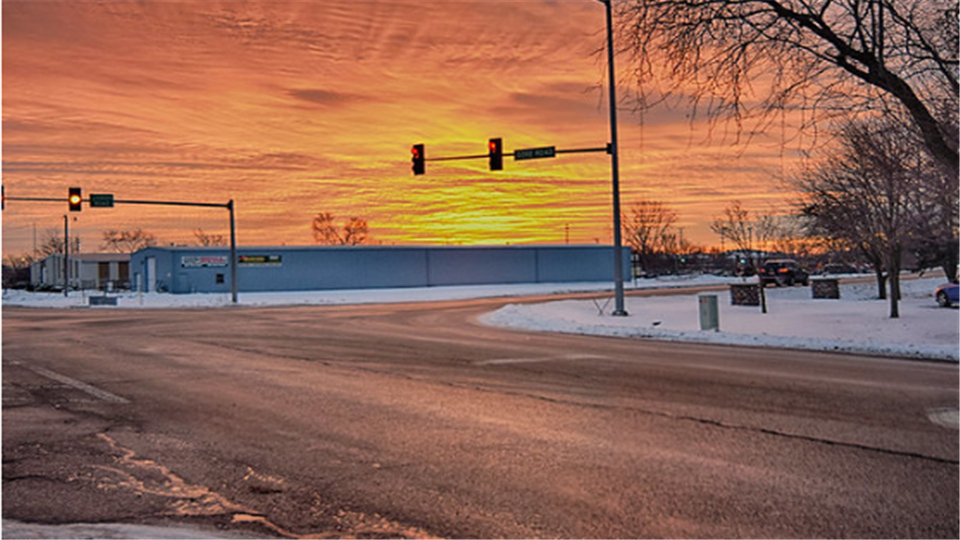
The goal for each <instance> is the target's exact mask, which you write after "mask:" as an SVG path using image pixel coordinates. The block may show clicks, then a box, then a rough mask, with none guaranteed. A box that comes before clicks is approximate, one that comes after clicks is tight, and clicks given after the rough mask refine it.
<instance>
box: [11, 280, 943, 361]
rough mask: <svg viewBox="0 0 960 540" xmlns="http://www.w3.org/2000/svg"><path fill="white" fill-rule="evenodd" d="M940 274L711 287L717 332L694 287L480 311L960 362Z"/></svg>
mask: <svg viewBox="0 0 960 540" xmlns="http://www.w3.org/2000/svg"><path fill="white" fill-rule="evenodd" d="M740 281H741V280H739V279H737V278H720V277H714V276H697V277H685V278H662V279H654V280H640V281H639V282H637V283H636V284H634V283H630V284H628V285H627V286H626V288H627V290H632V289H675V288H685V287H693V286H703V285H724V284H728V283H734V282H740ZM942 282H943V279H941V278H936V277H934V278H922V279H906V280H904V281H903V301H902V302H901V305H900V314H901V316H900V318H899V319H890V318H889V316H888V315H889V304H888V303H887V301H884V300H878V299H877V291H876V285H875V284H874V283H873V282H871V281H867V282H864V283H849V284H843V285H841V299H840V300H814V299H812V298H811V294H810V288H809V287H792V288H768V289H767V295H768V313H767V314H761V313H760V309H759V308H757V307H750V306H732V305H730V295H729V292H728V291H726V290H723V291H715V292H710V293H702V294H716V295H717V296H718V303H719V308H720V309H719V312H720V331H719V332H715V331H701V330H700V329H699V328H700V326H699V324H700V323H699V320H700V319H699V298H698V296H699V295H697V294H682V293H681V294H676V293H674V294H671V295H663V296H644V297H627V302H626V309H627V311H628V312H629V313H630V315H629V316H628V317H612V316H610V315H609V312H610V311H611V309H612V308H611V306H610V305H608V306H607V307H606V309H605V311H604V313H605V314H601V313H600V312H599V310H598V307H601V308H602V307H603V304H604V302H603V301H599V302H594V301H593V300H564V301H554V302H546V303H540V304H523V305H518V304H511V305H507V306H505V307H503V308H501V309H499V310H497V311H495V312H493V313H490V314H487V315H485V316H483V317H482V318H481V320H482V321H483V322H484V323H486V324H491V325H497V326H505V327H512V328H521V329H528V330H541V331H550V332H567V333H578V334H593V335H605V336H622V337H644V338H652V339H662V340H671V341H690V342H704V343H726V344H737V345H758V346H774V347H789V348H801V349H815V350H826V351H845V352H856V353H864V354H874V355H885V356H895V357H909V358H925V359H938V360H947V361H953V362H957V361H960V311H958V310H956V309H943V308H940V307H938V306H937V304H936V302H934V300H933V290H934V288H936V286H937V285H939V284H940V283H942ZM610 289H611V283H609V282H604V283H541V284H518V285H474V286H456V287H427V288H404V289H365V290H342V291H299V292H279V293H240V295H239V305H241V306H282V305H342V304H370V303H398V302H439V301H445V300H463V299H469V298H490V297H509V296H529V295H548V294H559V293H570V292H603V291H610ZM111 296H114V297H116V298H117V302H118V305H117V306H116V307H113V306H110V307H104V308H96V307H94V308H91V309H117V308H121V309H123V308H134V309H136V308H154V309H162V308H167V309H169V308H216V307H227V306H230V305H231V302H230V295H229V294H185V295H174V294H163V293H150V294H143V295H138V294H137V293H130V292H125V293H121V294H111ZM3 305H4V306H13V305H17V306H29V307H47V308H65V307H86V306H87V305H88V298H87V295H86V294H82V293H79V292H71V293H70V296H69V297H64V296H63V294H62V293H59V294H56V293H28V292H25V291H14V290H5V291H3Z"/></svg>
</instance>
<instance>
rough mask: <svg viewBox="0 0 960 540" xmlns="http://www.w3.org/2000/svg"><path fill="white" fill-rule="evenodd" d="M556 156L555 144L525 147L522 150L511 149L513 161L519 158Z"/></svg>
mask: <svg viewBox="0 0 960 540" xmlns="http://www.w3.org/2000/svg"><path fill="white" fill-rule="evenodd" d="M556 156H557V148H556V147H555V146H544V147H543V148H525V149H523V150H514V151H513V159H514V161H520V160H521V159H540V158H550V157H556Z"/></svg>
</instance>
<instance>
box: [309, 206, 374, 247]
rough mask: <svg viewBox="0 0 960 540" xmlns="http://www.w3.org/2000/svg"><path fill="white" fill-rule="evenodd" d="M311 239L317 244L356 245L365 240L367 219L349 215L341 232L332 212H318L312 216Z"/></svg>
mask: <svg viewBox="0 0 960 540" xmlns="http://www.w3.org/2000/svg"><path fill="white" fill-rule="evenodd" d="M312 228H313V239H314V241H315V242H317V243H318V244H326V245H332V246H356V245H359V244H363V243H364V242H366V241H367V233H368V230H369V228H368V226H367V220H365V219H363V218H359V217H351V218H350V219H348V220H347V221H346V222H345V223H344V224H343V227H342V232H341V230H340V229H338V228H337V226H336V225H335V224H334V217H333V214H331V213H330V212H320V213H318V214H317V215H316V217H314V218H313V224H312Z"/></svg>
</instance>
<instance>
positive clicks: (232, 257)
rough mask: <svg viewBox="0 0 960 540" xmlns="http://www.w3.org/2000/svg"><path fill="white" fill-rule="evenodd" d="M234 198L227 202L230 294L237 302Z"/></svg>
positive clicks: (234, 301)
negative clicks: (228, 215)
mask: <svg viewBox="0 0 960 540" xmlns="http://www.w3.org/2000/svg"><path fill="white" fill-rule="evenodd" d="M233 207H234V205H233V199H230V202H228V203H227V210H230V296H231V299H232V301H233V303H234V304H236V303H237V222H236V219H235V218H234V215H233Z"/></svg>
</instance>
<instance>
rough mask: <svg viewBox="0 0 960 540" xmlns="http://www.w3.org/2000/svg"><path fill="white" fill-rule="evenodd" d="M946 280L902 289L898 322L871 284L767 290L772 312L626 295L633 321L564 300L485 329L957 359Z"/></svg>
mask: <svg viewBox="0 0 960 540" xmlns="http://www.w3.org/2000/svg"><path fill="white" fill-rule="evenodd" d="M943 281H944V280H943V279H939V278H924V279H912V280H905V281H903V284H902V301H901V302H900V318H898V319H891V318H890V317H889V309H890V308H889V302H888V301H887V300H879V299H878V295H877V290H876V285H875V284H874V283H873V282H865V283H851V284H843V285H841V287H840V299H839V300H825V299H817V300H814V299H813V298H812V297H811V296H812V295H811V292H810V288H809V287H791V288H782V289H778V288H768V289H767V304H768V305H767V308H768V309H767V313H766V314H763V313H761V311H760V308H759V307H755V306H733V305H731V302H730V293H729V291H718V292H710V293H701V294H689V295H671V296H659V297H627V299H626V305H625V308H626V311H627V312H628V313H629V316H628V317H613V316H610V315H609V311H610V309H611V308H610V307H607V310H606V311H605V313H606V314H601V313H600V310H599V309H598V308H599V307H603V305H602V304H598V303H597V302H594V301H591V300H586V301H584V300H564V301H557V302H546V303H541V304H528V305H516V304H511V305H507V306H505V307H503V308H501V309H499V310H497V311H495V312H493V313H490V314H487V315H484V316H483V317H482V321H483V322H484V323H486V324H491V325H496V326H505V327H511V328H520V329H526V330H542V331H550V332H565V333H573V334H590V335H601V336H619V337H634V338H637V337H643V338H653V339H659V340H667V341H686V342H699V343H721V344H730V345H762V346H773V347H786V348H795V349H811V350H821V351H842V352H853V353H861V354H871V355H880V356H894V357H906V358H920V359H936V360H947V361H953V362H957V361H960V312H958V310H957V309H944V308H941V307H939V306H938V305H937V304H936V302H934V300H933V290H934V289H935V288H936V286H937V285H939V284H940V283H942V282H943ZM702 294H715V295H716V296H717V297H718V298H717V300H718V304H719V306H718V307H719V319H720V329H719V331H713V330H700V315H699V313H700V312H699V310H700V307H699V306H700V299H699V296H701V295H702Z"/></svg>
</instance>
